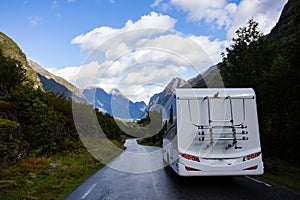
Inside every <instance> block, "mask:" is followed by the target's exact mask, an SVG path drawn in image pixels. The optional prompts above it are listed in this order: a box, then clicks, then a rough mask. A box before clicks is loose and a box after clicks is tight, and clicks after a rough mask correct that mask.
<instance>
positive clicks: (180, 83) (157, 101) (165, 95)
mask: <svg viewBox="0 0 300 200" xmlns="http://www.w3.org/2000/svg"><path fill="white" fill-rule="evenodd" d="M180 87H188V82H187V81H185V80H183V79H180V78H173V79H172V80H171V81H170V83H169V84H168V85H167V86H166V88H165V89H164V90H163V91H162V92H160V93H158V94H155V95H153V96H152V97H151V98H150V101H149V104H148V106H147V110H151V107H153V106H155V105H161V106H164V105H165V104H166V103H167V101H168V99H169V97H170V95H172V93H173V92H174V89H175V88H180Z"/></svg>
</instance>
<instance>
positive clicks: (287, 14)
mask: <svg viewBox="0 0 300 200" xmlns="http://www.w3.org/2000/svg"><path fill="white" fill-rule="evenodd" d="M299 11H300V1H299V0H289V1H288V2H287V4H286V5H285V6H284V9H283V11H282V13H281V15H280V18H279V20H278V22H277V24H276V26H275V27H274V28H273V29H272V30H271V32H270V34H269V35H268V36H267V38H268V39H270V40H271V41H272V42H273V43H275V44H276V46H277V47H278V48H279V49H280V50H281V52H282V53H283V54H284V55H286V56H287V57H288V58H290V55H293V54H294V52H295V49H296V48H297V49H299V46H300V23H299V21H300V12H299Z"/></svg>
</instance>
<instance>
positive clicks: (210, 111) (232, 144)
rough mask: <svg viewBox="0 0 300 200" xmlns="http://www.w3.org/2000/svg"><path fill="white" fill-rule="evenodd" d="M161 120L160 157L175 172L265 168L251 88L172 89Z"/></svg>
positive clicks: (233, 172)
mask: <svg viewBox="0 0 300 200" xmlns="http://www.w3.org/2000/svg"><path fill="white" fill-rule="evenodd" d="M163 120H164V128H163V151H162V152H163V160H164V162H165V163H166V164H167V165H169V166H170V167H171V168H172V169H173V170H174V171H175V172H176V173H177V174H178V175H181V176H227V175H228V176H231V175H261V174H263V162H262V152H261V145H260V136H259V126H258V119H257V108H256V96H255V93H254V90H253V89H251V88H219V89H218V88H214V89H211V88H205V89H202V88H178V89H175V92H174V95H172V96H171V97H170V99H169V100H168V102H167V103H166V105H165V112H164V114H163Z"/></svg>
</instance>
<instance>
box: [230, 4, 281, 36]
mask: <svg viewBox="0 0 300 200" xmlns="http://www.w3.org/2000/svg"><path fill="white" fill-rule="evenodd" d="M286 2H287V0H277V1H273V0H242V1H241V2H240V4H239V5H238V7H237V9H236V11H235V12H234V13H233V14H232V17H231V18H232V25H231V26H230V27H229V29H228V32H227V37H228V39H231V38H232V37H233V36H234V33H235V31H236V30H237V29H238V28H239V27H241V26H245V25H246V23H247V21H248V20H249V19H251V18H253V19H254V20H255V21H257V22H258V23H259V27H260V30H261V31H262V32H263V33H264V34H268V33H269V32H270V31H271V29H272V28H273V27H274V26H275V24H276V22H277V21H278V19H279V17H280V13H281V11H282V8H283V5H284V4H285V3H286Z"/></svg>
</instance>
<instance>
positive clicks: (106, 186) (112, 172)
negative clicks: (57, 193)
mask: <svg viewBox="0 0 300 200" xmlns="http://www.w3.org/2000/svg"><path fill="white" fill-rule="evenodd" d="M126 145H127V150H126V151H125V152H124V153H122V154H121V155H120V156H119V157H118V158H116V159H115V160H114V161H113V162H112V165H110V166H112V167H114V166H117V165H119V163H123V162H124V163H125V164H126V165H127V167H129V166H130V165H132V168H135V167H136V166H139V165H140V166H142V165H143V164H144V165H149V164H151V163H150V162H151V161H149V163H147V161H146V160H144V161H141V162H138V163H137V162H134V161H133V160H131V157H130V156H129V157H128V155H129V154H128V153H130V152H135V153H145V152H151V151H155V150H158V148H157V147H146V146H142V145H138V144H137V143H136V140H134V139H129V140H128V141H127V142H126ZM127 157H128V159H126V158H127ZM159 159H161V157H160V158H159ZM116 161H121V162H116ZM114 168H116V167H114ZM138 168H139V167H138ZM66 199H67V200H75V199H87V200H98V199H99V200H100V199H125V200H126V199H130V200H135V199H141V200H142V199H143V200H146V199H151V200H152V199H153V200H154V199H163V200H168V199H172V200H176V199H256V200H257V199H286V200H290V199H300V196H299V194H296V193H294V192H292V191H289V190H287V189H285V188H283V187H280V186H277V185H274V184H270V183H266V182H263V181H260V180H259V179H257V177H249V176H240V177H179V176H174V175H170V174H169V170H168V168H163V169H159V170H156V171H152V172H146V173H128V172H122V171H119V170H116V169H113V168H111V167H109V166H106V167H104V168H102V169H101V170H99V171H98V172H97V173H96V174H94V175H93V176H91V177H90V178H89V179H88V180H86V181H85V182H84V183H82V184H81V185H80V186H79V187H78V188H76V189H75V190H74V191H73V192H72V193H71V194H69V195H68V196H67V197H66Z"/></svg>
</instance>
